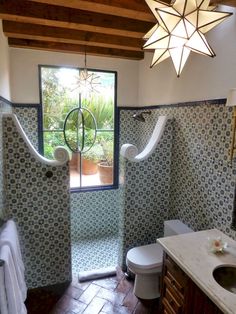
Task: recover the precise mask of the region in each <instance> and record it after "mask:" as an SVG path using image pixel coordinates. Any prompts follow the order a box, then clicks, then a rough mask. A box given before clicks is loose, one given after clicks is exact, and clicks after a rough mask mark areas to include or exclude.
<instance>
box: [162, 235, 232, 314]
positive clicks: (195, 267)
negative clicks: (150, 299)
mask: <svg viewBox="0 0 236 314" xmlns="http://www.w3.org/2000/svg"><path fill="white" fill-rule="evenodd" d="M219 236H220V237H222V240H223V241H225V242H227V243H228V248H227V249H226V250H225V253H217V254H215V253H212V252H210V249H209V241H208V237H210V238H217V237H219ZM157 242H158V243H160V245H161V246H162V247H163V249H164V251H165V252H166V253H167V254H168V255H169V256H170V257H171V258H172V259H173V260H174V261H175V262H176V264H177V265H179V267H180V268H181V269H182V270H183V271H184V272H185V273H186V274H187V275H188V276H189V277H190V278H191V279H192V280H193V281H194V282H195V284H196V285H197V286H198V287H199V288H200V289H201V290H202V291H203V292H204V293H205V294H206V295H207V296H208V297H209V298H210V299H211V300H212V301H213V302H214V303H215V304H216V305H217V306H218V307H219V309H221V310H222V311H223V312H224V313H232V314H235V313H236V294H234V293H231V292H229V291H227V290H225V289H224V288H222V287H221V286H220V285H219V284H218V283H217V282H216V281H215V280H214V278H213V275H212V272H213V270H214V269H215V268H216V267H218V266H220V265H222V264H225V265H226V264H227V265H235V266H236V241H234V240H233V239H231V238H229V237H228V236H226V235H225V234H224V233H222V232H221V231H219V230H217V229H211V230H204V231H199V232H193V233H187V234H181V235H177V236H171V237H165V238H160V239H157Z"/></svg>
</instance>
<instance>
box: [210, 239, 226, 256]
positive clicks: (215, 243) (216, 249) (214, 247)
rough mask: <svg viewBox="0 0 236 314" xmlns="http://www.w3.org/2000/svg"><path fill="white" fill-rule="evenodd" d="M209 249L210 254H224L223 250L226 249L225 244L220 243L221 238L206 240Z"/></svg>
mask: <svg viewBox="0 0 236 314" xmlns="http://www.w3.org/2000/svg"><path fill="white" fill-rule="evenodd" d="M208 241H209V248H210V251H211V252H212V253H224V249H226V248H227V246H228V244H227V242H224V241H222V238H221V237H217V238H215V239H212V238H208Z"/></svg>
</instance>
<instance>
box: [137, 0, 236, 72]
mask: <svg viewBox="0 0 236 314" xmlns="http://www.w3.org/2000/svg"><path fill="white" fill-rule="evenodd" d="M145 1H146V2H147V4H148V6H149V7H150V9H151V11H152V13H153V14H154V16H155V18H156V19H157V22H158V23H157V24H156V25H155V26H154V27H153V28H152V29H151V30H150V31H149V32H148V33H147V34H146V35H145V36H144V39H147V41H146V43H145V45H144V46H143V48H144V49H152V50H153V49H154V50H155V51H154V55H153V59H152V63H151V67H153V66H154V65H156V64H158V63H160V62H161V61H163V60H165V59H167V58H168V57H171V59H172V61H173V64H174V67H175V70H176V72H177V76H179V75H180V73H181V71H182V70H183V67H184V65H185V63H186V61H187V59H188V57H189V54H190V52H191V51H194V52H197V53H200V54H203V55H206V56H210V57H214V56H215V53H214V51H213V50H212V48H211V47H210V45H209V44H208V42H207V40H206V38H205V36H204V34H205V33H206V32H208V31H209V30H211V29H212V28H213V27H215V26H216V25H217V24H219V23H220V22H222V21H223V20H224V19H226V18H227V17H228V16H229V15H231V14H232V13H225V12H219V11H214V9H215V8H214V7H209V3H210V0H176V1H175V2H174V4H173V5H167V4H166V3H164V2H161V1H156V0H145Z"/></svg>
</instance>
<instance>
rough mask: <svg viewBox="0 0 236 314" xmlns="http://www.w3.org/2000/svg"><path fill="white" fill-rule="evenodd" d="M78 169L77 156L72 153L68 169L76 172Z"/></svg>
mask: <svg viewBox="0 0 236 314" xmlns="http://www.w3.org/2000/svg"><path fill="white" fill-rule="evenodd" d="M77 167H78V154H76V153H72V157H71V160H70V169H73V170H77Z"/></svg>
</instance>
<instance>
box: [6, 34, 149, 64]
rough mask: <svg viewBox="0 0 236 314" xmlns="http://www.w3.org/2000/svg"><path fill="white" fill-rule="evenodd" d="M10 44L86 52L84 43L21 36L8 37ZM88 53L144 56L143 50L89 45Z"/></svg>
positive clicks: (32, 47) (21, 46)
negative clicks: (30, 38) (77, 43)
mask: <svg viewBox="0 0 236 314" xmlns="http://www.w3.org/2000/svg"><path fill="white" fill-rule="evenodd" d="M8 44H9V46H10V47H16V48H28V49H39V50H48V51H57V52H65V53H78V54H84V52H85V49H84V45H75V44H65V43H54V42H45V41H37V40H28V39H19V38H8ZM86 53H87V54H89V55H95V56H100V57H116V58H122V59H132V60H141V59H143V58H144V52H142V51H131V50H123V49H113V48H103V47H93V46H87V47H86Z"/></svg>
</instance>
